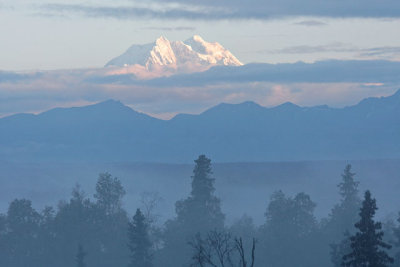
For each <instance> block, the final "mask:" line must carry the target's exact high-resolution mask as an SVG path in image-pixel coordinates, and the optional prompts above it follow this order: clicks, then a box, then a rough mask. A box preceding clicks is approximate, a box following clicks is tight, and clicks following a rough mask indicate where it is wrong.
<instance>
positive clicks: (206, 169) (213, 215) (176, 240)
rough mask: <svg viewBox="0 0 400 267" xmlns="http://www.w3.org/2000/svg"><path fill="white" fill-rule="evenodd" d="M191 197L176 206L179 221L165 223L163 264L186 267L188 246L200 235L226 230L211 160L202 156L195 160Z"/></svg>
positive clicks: (176, 219)
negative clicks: (194, 237) (183, 266)
mask: <svg viewBox="0 0 400 267" xmlns="http://www.w3.org/2000/svg"><path fill="white" fill-rule="evenodd" d="M195 163H196V164H195V167H194V169H193V176H192V190H191V193H190V195H189V196H188V197H187V198H186V199H183V200H180V201H177V202H176V204H175V207H176V213H177V217H176V218H175V219H173V220H169V221H167V223H166V229H165V235H164V236H165V246H164V249H163V252H162V253H161V258H162V262H160V264H164V265H170V266H182V265H185V266H187V264H188V261H190V257H188V255H190V253H191V251H190V247H188V246H187V243H188V241H190V240H191V239H192V238H193V236H195V235H196V234H197V233H200V234H203V235H204V234H207V233H208V232H209V231H212V230H215V229H217V230H220V229H223V227H224V220H225V216H224V214H223V213H222V211H221V203H220V200H219V198H217V197H216V196H215V195H214V191H215V188H214V178H212V176H211V175H212V170H211V160H210V159H208V158H207V157H206V156H205V155H200V156H199V157H198V159H197V160H195Z"/></svg>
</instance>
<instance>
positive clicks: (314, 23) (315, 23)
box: [294, 20, 328, 27]
mask: <svg viewBox="0 0 400 267" xmlns="http://www.w3.org/2000/svg"><path fill="white" fill-rule="evenodd" d="M294 25H300V26H308V27H316V26H326V25H328V24H327V23H325V22H323V21H319V20H303V21H300V22H296V23H294Z"/></svg>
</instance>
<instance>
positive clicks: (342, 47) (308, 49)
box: [259, 43, 400, 59]
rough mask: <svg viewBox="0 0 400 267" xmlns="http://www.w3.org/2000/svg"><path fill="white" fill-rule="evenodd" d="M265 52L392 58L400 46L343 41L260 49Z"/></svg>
mask: <svg viewBox="0 0 400 267" xmlns="http://www.w3.org/2000/svg"><path fill="white" fill-rule="evenodd" d="M259 52H263V53H276V54H313V53H323V52H337V53H354V54H355V55H356V56H358V57H375V58H381V59H386V58H391V57H393V56H396V55H400V46H383V47H370V48H360V47H356V46H352V45H348V44H343V43H332V44H326V45H316V46H310V45H300V46H290V47H285V48H282V49H278V50H272V51H271V50H268V51H266V50H264V51H259Z"/></svg>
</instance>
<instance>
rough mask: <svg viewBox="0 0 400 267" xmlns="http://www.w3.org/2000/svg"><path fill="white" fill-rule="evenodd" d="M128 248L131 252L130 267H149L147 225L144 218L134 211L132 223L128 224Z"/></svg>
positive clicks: (141, 214) (150, 255) (150, 262)
mask: <svg viewBox="0 0 400 267" xmlns="http://www.w3.org/2000/svg"><path fill="white" fill-rule="evenodd" d="M128 238H129V243H128V247H129V250H130V252H131V262H130V265H129V266H130V267H151V266H153V264H152V253H151V242H150V238H149V234H148V224H147V220H146V218H145V216H144V215H143V213H142V212H141V211H140V209H137V210H136V214H135V215H134V216H133V220H132V222H129V224H128Z"/></svg>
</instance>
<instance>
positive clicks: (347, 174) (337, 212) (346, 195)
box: [324, 164, 361, 267]
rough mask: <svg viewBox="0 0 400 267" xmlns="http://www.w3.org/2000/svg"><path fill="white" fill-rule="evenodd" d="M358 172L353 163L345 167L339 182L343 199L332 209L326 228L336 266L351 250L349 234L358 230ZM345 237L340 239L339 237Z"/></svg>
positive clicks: (336, 266)
mask: <svg viewBox="0 0 400 267" xmlns="http://www.w3.org/2000/svg"><path fill="white" fill-rule="evenodd" d="M355 175H356V174H355V173H353V172H352V171H351V165H350V164H348V165H346V167H345V168H344V171H343V174H342V182H341V183H339V184H338V188H339V194H340V196H341V201H340V203H339V204H337V205H335V207H334V208H333V209H332V211H331V214H330V218H329V220H328V224H327V225H326V227H325V229H324V233H325V236H326V240H327V242H332V241H334V243H333V244H331V245H330V255H331V262H332V263H333V265H334V266H335V267H339V266H341V263H342V258H343V256H344V255H346V254H348V253H349V252H350V241H349V236H350V235H351V234H353V233H354V232H355V230H356V228H355V227H354V224H355V223H356V222H357V220H358V211H359V210H360V206H361V199H360V198H359V196H358V184H359V182H357V181H355V180H354V176H355ZM343 235H345V238H344V239H342V240H340V239H339V238H338V237H343Z"/></svg>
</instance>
